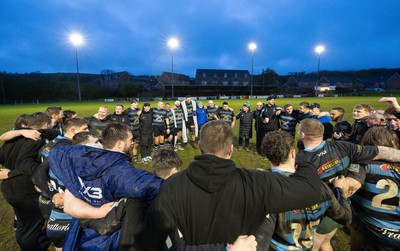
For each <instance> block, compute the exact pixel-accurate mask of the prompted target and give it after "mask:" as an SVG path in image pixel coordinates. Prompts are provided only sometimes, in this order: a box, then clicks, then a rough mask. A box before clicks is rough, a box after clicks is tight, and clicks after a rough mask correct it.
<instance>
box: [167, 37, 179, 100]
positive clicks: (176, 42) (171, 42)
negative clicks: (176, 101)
mask: <svg viewBox="0 0 400 251" xmlns="http://www.w3.org/2000/svg"><path fill="white" fill-rule="evenodd" d="M168 46H169V48H170V49H171V70H172V73H171V74H172V75H171V86H172V93H171V94H172V95H171V96H172V99H173V98H174V50H175V49H176V48H178V46H179V40H178V39H176V38H170V39H169V40H168Z"/></svg>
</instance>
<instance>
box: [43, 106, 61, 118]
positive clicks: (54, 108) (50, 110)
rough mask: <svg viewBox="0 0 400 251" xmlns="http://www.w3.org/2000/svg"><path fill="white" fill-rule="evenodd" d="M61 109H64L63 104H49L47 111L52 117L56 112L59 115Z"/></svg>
mask: <svg viewBox="0 0 400 251" xmlns="http://www.w3.org/2000/svg"><path fill="white" fill-rule="evenodd" d="M61 111H62V108H61V106H49V107H47V109H46V111H45V113H46V114H47V115H49V116H50V117H51V116H52V115H55V114H56V115H58V114H59V113H60V112H61Z"/></svg>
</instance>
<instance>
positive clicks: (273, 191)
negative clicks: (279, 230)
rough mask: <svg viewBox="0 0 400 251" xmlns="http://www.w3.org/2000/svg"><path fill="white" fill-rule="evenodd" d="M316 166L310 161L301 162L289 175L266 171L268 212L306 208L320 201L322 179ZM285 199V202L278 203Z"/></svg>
mask: <svg viewBox="0 0 400 251" xmlns="http://www.w3.org/2000/svg"><path fill="white" fill-rule="evenodd" d="M316 169H317V168H316V167H315V166H314V165H312V164H311V163H308V162H303V163H300V164H299V166H298V168H297V170H296V172H295V173H294V174H292V175H290V176H289V177H286V176H284V175H281V174H279V173H269V172H265V173H264V177H265V179H266V180H265V182H264V184H268V185H265V186H264V189H266V190H265V191H264V193H265V194H264V196H265V202H266V204H265V205H264V206H265V208H266V210H267V213H279V212H285V211H289V210H293V209H298V208H304V207H308V206H310V205H313V204H316V203H318V202H319V201H320V195H321V179H320V177H319V176H318V174H317V171H316ZM277 201H278V202H279V201H284V202H285V203H277Z"/></svg>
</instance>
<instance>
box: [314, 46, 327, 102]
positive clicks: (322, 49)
mask: <svg viewBox="0 0 400 251" xmlns="http://www.w3.org/2000/svg"><path fill="white" fill-rule="evenodd" d="M324 51H325V47H324V46H322V45H318V46H317V47H315V52H316V53H317V54H318V67H317V82H316V84H315V96H318V90H317V86H318V85H319V65H320V61H321V53H322V52H324Z"/></svg>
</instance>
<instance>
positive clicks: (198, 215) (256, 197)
mask: <svg viewBox="0 0 400 251" xmlns="http://www.w3.org/2000/svg"><path fill="white" fill-rule="evenodd" d="M304 166H306V167H300V168H299V169H298V172H296V174H294V175H293V176H291V177H285V176H282V175H280V174H276V173H271V172H265V171H258V170H247V169H241V168H237V167H236V165H235V163H234V161H233V160H230V159H223V158H219V157H217V156H215V155H206V154H205V155H200V156H196V157H195V159H194V161H192V162H191V163H190V165H189V167H188V168H187V169H186V170H184V171H182V172H180V173H177V174H175V175H173V176H172V177H170V178H169V179H168V180H166V181H165V182H164V184H163V186H162V188H161V189H160V193H159V194H158V197H157V198H156V201H155V203H154V204H153V205H152V206H150V208H149V211H148V213H147V219H146V220H147V221H146V225H145V226H146V227H145V228H146V229H145V231H144V234H143V236H144V238H145V239H148V240H145V239H144V242H145V243H144V250H150V247H151V246H152V245H153V246H154V245H156V246H159V245H160V244H162V242H163V241H164V240H165V237H166V235H167V234H168V232H169V231H172V230H173V229H176V228H178V229H179V231H180V232H181V233H182V235H183V237H184V238H185V241H186V243H187V244H189V245H200V244H205V243H216V242H223V243H233V241H234V240H235V239H236V237H237V236H238V235H241V234H251V233H253V232H254V231H255V230H256V229H257V228H258V227H259V226H260V225H261V223H262V222H263V221H264V219H265V217H266V215H267V214H268V213H274V212H281V211H287V210H291V209H295V208H301V207H305V206H309V205H312V204H313V203H315V202H317V201H318V200H319V195H320V190H321V182H320V180H319V177H318V175H317V173H316V172H315V170H312V169H313V168H310V166H311V164H308V163H305V164H304Z"/></svg>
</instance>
